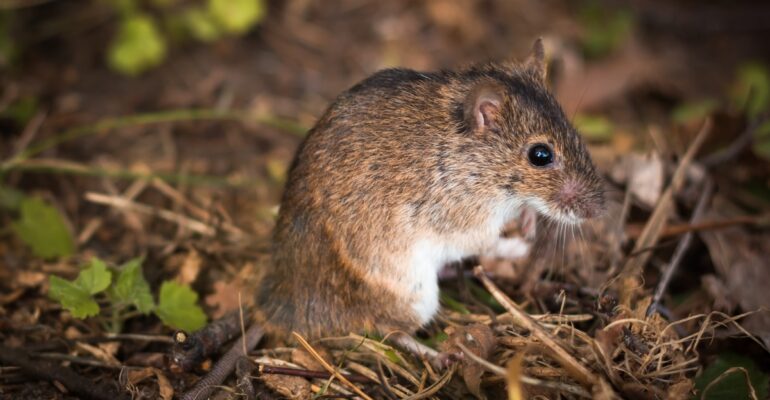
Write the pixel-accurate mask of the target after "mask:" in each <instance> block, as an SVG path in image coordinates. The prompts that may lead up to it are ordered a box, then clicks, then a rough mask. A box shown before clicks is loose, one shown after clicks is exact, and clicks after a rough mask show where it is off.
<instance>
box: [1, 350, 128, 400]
mask: <svg viewBox="0 0 770 400" xmlns="http://www.w3.org/2000/svg"><path fill="white" fill-rule="evenodd" d="M0 364H3V365H13V366H17V367H20V368H21V371H22V372H23V373H24V374H25V375H27V376H31V377H34V378H36V379H41V380H46V381H50V382H59V383H60V384H62V385H64V387H66V388H67V390H69V391H71V392H72V393H74V394H76V395H78V396H80V397H82V398H85V399H95V400H128V399H130V398H131V397H130V396H128V395H127V394H125V393H121V392H118V391H116V390H115V389H114V388H113V387H111V386H109V385H105V384H102V383H97V382H94V381H93V380H92V379H87V378H85V377H83V376H81V375H79V374H77V373H75V371H73V370H71V369H68V368H62V367H60V366H58V365H55V364H52V363H50V362H47V361H33V360H32V359H30V357H29V356H28V355H27V353H26V352H24V351H23V350H19V349H15V348H11V347H6V346H3V345H0Z"/></svg>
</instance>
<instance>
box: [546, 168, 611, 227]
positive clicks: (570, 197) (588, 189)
mask: <svg viewBox="0 0 770 400" xmlns="http://www.w3.org/2000/svg"><path fill="white" fill-rule="evenodd" d="M554 197H555V198H554V201H555V203H556V205H557V207H558V209H559V210H560V211H561V213H562V214H563V215H568V216H570V217H572V218H574V219H578V220H582V219H587V218H594V217H597V216H599V215H601V214H602V213H603V212H604V208H605V207H604V193H603V191H602V190H601V186H600V185H599V184H597V183H594V182H590V183H589V182H584V181H582V180H579V179H574V178H573V179H569V180H567V181H566V182H564V184H563V185H562V186H561V188H560V189H559V190H558V192H557V193H556V194H555V196H554Z"/></svg>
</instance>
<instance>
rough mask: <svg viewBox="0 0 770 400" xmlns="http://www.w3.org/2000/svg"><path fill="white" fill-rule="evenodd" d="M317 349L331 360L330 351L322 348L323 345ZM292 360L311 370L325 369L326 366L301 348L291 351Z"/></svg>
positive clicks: (322, 355) (326, 358)
mask: <svg viewBox="0 0 770 400" xmlns="http://www.w3.org/2000/svg"><path fill="white" fill-rule="evenodd" d="M316 351H317V352H318V353H319V354H320V355H321V357H323V358H324V359H325V360H331V359H332V357H331V354H329V352H328V351H327V350H326V349H324V348H322V347H320V346H319V347H316ZM291 362H293V363H294V364H297V365H300V366H302V368H305V369H308V370H310V371H323V370H324V367H323V365H321V364H320V363H319V362H318V361H317V360H316V359H315V358H313V356H311V355H310V353H308V352H307V351H305V350H304V349H301V348H295V349H294V350H292V352H291Z"/></svg>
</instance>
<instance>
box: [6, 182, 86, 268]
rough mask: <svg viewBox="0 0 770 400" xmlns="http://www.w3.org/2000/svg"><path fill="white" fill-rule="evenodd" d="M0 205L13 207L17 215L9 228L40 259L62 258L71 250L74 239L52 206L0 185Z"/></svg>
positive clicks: (61, 217) (69, 253)
mask: <svg viewBox="0 0 770 400" xmlns="http://www.w3.org/2000/svg"><path fill="white" fill-rule="evenodd" d="M0 197H2V201H1V202H0V207H7V208H11V209H17V210H18V212H19V218H18V219H17V220H16V221H14V222H12V223H11V229H12V230H13V231H14V233H15V234H16V236H17V237H18V238H19V239H21V241H22V242H24V243H25V244H26V245H27V246H29V248H30V249H31V250H32V253H33V254H35V255H36V256H38V257H40V258H44V259H53V258H59V257H66V256H69V255H72V254H73V253H74V252H75V241H74V240H73V238H72V234H71V233H70V231H69V229H68V228H67V225H66V223H65V222H64V221H65V220H64V217H63V216H62V214H61V213H60V212H59V210H57V209H56V208H55V207H53V206H51V205H50V204H48V203H46V202H45V201H44V200H43V199H41V198H38V197H28V196H25V195H23V194H21V193H20V192H16V191H14V190H11V189H10V188H3V187H2V186H0Z"/></svg>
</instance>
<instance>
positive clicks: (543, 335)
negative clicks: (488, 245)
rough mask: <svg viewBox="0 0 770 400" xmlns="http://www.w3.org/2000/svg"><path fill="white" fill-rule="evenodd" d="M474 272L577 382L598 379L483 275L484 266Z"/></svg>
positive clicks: (588, 384)
mask: <svg viewBox="0 0 770 400" xmlns="http://www.w3.org/2000/svg"><path fill="white" fill-rule="evenodd" d="M473 272H474V274H475V275H476V277H477V278H478V279H480V280H481V283H482V284H484V287H486V288H487V290H488V291H489V293H491V294H492V296H493V297H494V298H495V300H497V301H498V302H499V303H500V304H501V305H502V306H503V308H505V309H506V310H507V311H508V312H509V313H510V314H511V316H513V319H514V322H515V323H516V324H518V325H519V326H521V327H522V328H524V329H526V330H528V331H530V332H531V335H532V336H534V337H535V338H537V339H538V340H540V341H541V342H542V343H543V345H545V346H546V347H547V348H548V349H549V351H550V352H551V354H552V356H553V357H554V358H555V359H556V361H558V362H559V364H561V365H562V366H563V367H564V369H566V370H567V372H568V373H569V374H570V375H571V376H572V377H573V378H574V379H575V380H577V381H578V382H580V383H582V384H583V385H586V386H589V387H590V386H593V385H594V384H595V383H597V382H598V381H599V379H598V378H597V377H596V376H595V375H594V374H593V373H592V372H591V371H590V370H589V369H588V368H586V367H585V366H584V365H583V364H581V363H580V362H579V361H578V360H577V359H576V358H575V357H574V356H572V354H570V353H569V352H568V351H567V350H566V349H565V348H564V347H562V345H561V344H560V343H559V342H558V341H557V340H556V339H555V338H553V337H552V336H551V334H549V333H548V332H547V331H546V330H545V329H543V327H542V326H540V324H539V323H538V322H537V321H535V320H534V319H532V317H530V316H529V315H528V314H527V313H526V312H524V311H523V310H521V309H520V308H519V306H518V305H517V304H516V303H514V302H513V300H511V299H510V298H508V296H506V295H505V294H504V293H503V292H502V291H500V289H498V288H497V286H495V284H494V283H493V282H492V281H491V280H490V279H489V278H488V277H487V276H486V275H485V273H484V268H483V267H481V266H477V267H476V268H474V269H473Z"/></svg>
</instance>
